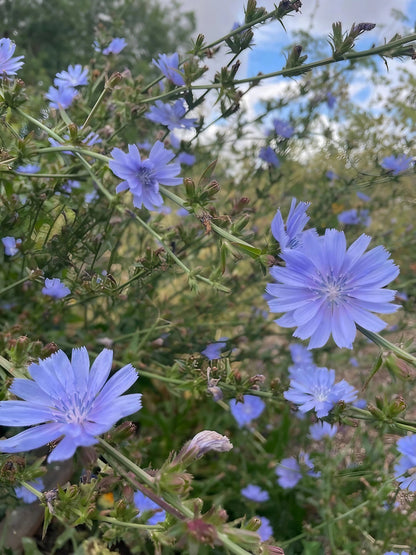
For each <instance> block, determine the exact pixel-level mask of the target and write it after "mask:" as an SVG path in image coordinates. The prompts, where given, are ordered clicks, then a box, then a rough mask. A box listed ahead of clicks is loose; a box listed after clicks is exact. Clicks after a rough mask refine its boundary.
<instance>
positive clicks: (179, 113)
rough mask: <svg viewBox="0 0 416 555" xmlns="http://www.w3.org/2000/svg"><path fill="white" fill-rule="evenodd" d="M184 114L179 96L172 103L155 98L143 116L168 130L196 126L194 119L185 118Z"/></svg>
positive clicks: (182, 101)
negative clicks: (152, 104)
mask: <svg viewBox="0 0 416 555" xmlns="http://www.w3.org/2000/svg"><path fill="white" fill-rule="evenodd" d="M185 114H186V107H185V102H184V100H183V99H181V98H179V99H178V100H177V101H176V102H175V103H174V104H167V103H166V104H165V103H163V102H162V101H161V100H156V102H155V104H154V106H151V108H150V110H149V111H148V112H147V114H146V116H145V117H146V118H147V119H150V120H151V121H153V122H155V123H160V124H161V125H166V127H167V128H168V129H169V130H170V131H173V130H174V129H192V128H193V127H195V126H196V119H195V118H185V117H184V116H185Z"/></svg>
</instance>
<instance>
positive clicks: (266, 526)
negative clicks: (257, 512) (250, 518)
mask: <svg viewBox="0 0 416 555" xmlns="http://www.w3.org/2000/svg"><path fill="white" fill-rule="evenodd" d="M256 518H259V519H260V520H261V525H260V528H258V529H257V534H258V535H259V536H260V540H261V541H262V542H266V541H267V540H268V539H270V538H271V537H272V536H273V528H272V527H271V524H270V520H269V519H268V518H266V517H265V516H257V517H256Z"/></svg>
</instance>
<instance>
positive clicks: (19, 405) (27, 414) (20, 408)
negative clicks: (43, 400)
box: [0, 401, 53, 426]
mask: <svg viewBox="0 0 416 555" xmlns="http://www.w3.org/2000/svg"><path fill="white" fill-rule="evenodd" d="M48 420H53V416H52V414H51V410H50V409H49V408H48V407H46V408H43V407H42V406H40V405H33V404H32V403H29V402H27V401H0V425H2V426H31V425H32V424H40V423H41V422H45V421H48Z"/></svg>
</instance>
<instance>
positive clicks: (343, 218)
mask: <svg viewBox="0 0 416 555" xmlns="http://www.w3.org/2000/svg"><path fill="white" fill-rule="evenodd" d="M338 221H339V223H340V224H344V225H364V226H369V225H370V224H371V217H370V216H369V211H368V210H360V211H358V210H357V209H356V208H351V209H350V210H344V212H341V213H340V214H338Z"/></svg>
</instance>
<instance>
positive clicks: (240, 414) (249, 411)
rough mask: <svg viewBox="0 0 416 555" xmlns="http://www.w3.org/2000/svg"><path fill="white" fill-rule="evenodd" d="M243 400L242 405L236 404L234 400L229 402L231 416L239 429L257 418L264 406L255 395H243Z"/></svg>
mask: <svg viewBox="0 0 416 555" xmlns="http://www.w3.org/2000/svg"><path fill="white" fill-rule="evenodd" d="M243 399H244V403H241V402H238V401H236V399H231V401H230V410H231V414H232V415H233V416H234V418H235V419H236V421H237V424H238V426H239V427H240V428H242V427H243V426H247V425H248V424H250V423H251V421H252V420H254V419H255V418H258V417H259V416H260V415H261V413H262V412H263V411H264V408H265V406H266V405H265V404H264V401H262V400H261V399H260V397H256V395H244V396H243Z"/></svg>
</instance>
